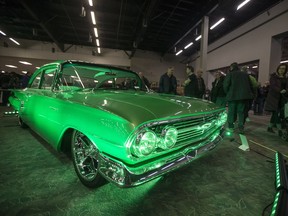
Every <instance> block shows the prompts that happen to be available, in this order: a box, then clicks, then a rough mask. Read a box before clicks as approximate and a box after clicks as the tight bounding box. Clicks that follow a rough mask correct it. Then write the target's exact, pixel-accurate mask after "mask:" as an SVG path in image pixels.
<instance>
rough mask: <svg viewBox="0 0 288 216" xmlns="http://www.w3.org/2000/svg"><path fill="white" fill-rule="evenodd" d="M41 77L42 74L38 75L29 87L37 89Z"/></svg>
mask: <svg viewBox="0 0 288 216" xmlns="http://www.w3.org/2000/svg"><path fill="white" fill-rule="evenodd" d="M41 75H42V73H39V74H38V75H37V76H36V77H35V79H34V80H33V82H32V83H31V86H30V88H34V89H35V88H39V85H40V80H41Z"/></svg>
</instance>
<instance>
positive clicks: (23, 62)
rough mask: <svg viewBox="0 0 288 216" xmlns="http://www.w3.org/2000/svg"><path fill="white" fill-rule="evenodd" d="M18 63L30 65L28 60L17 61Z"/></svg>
mask: <svg viewBox="0 0 288 216" xmlns="http://www.w3.org/2000/svg"><path fill="white" fill-rule="evenodd" d="M19 63H21V64H25V65H32V64H31V63H30V62H26V61H19Z"/></svg>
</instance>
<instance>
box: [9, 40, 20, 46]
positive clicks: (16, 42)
mask: <svg viewBox="0 0 288 216" xmlns="http://www.w3.org/2000/svg"><path fill="white" fill-rule="evenodd" d="M9 39H10V40H11V41H13V42H14V43H15V44H17V45H20V43H19V42H18V41H16V40H14V39H13V38H9Z"/></svg>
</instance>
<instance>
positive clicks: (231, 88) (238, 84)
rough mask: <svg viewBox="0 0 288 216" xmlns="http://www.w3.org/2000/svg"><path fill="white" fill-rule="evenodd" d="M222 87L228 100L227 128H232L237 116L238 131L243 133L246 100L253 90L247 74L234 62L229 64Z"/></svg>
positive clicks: (250, 97) (249, 97)
mask: <svg viewBox="0 0 288 216" xmlns="http://www.w3.org/2000/svg"><path fill="white" fill-rule="evenodd" d="M223 88H224V91H225V93H226V100H227V102H228V119H227V121H228V128H229V130H231V131H233V130H234V122H235V121H236V118H235V117H236V116H237V117H238V129H239V133H244V120H245V119H244V109H245V105H246V103H247V100H251V99H252V98H253V91H252V86H251V82H250V79H249V76H248V74H247V73H245V72H243V71H241V70H240V69H239V67H238V64H237V63H236V62H234V63H232V64H231V65H230V72H229V73H228V74H227V76H226V77H225V80H224V84H223Z"/></svg>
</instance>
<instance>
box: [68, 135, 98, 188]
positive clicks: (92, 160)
mask: <svg viewBox="0 0 288 216" xmlns="http://www.w3.org/2000/svg"><path fill="white" fill-rule="evenodd" d="M71 151H72V158H73V164H74V168H75V171H76V173H77V175H78V177H79V179H80V181H81V182H82V183H83V184H84V185H86V186H88V187H97V186H99V184H100V182H102V180H103V177H102V176H101V175H100V174H99V172H98V155H99V152H98V149H97V148H96V146H95V145H94V144H93V143H92V142H91V141H90V140H89V139H88V137H87V136H85V135H84V134H83V133H81V132H79V131H74V133H73V137H72V142H71Z"/></svg>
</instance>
